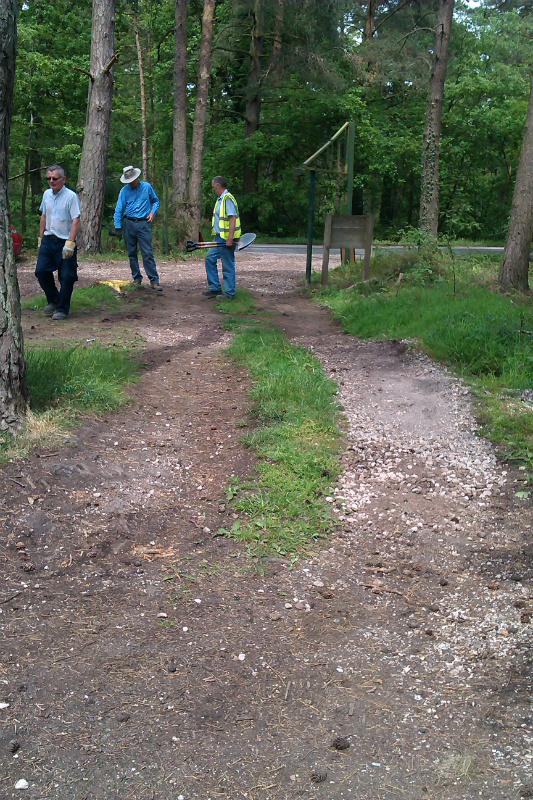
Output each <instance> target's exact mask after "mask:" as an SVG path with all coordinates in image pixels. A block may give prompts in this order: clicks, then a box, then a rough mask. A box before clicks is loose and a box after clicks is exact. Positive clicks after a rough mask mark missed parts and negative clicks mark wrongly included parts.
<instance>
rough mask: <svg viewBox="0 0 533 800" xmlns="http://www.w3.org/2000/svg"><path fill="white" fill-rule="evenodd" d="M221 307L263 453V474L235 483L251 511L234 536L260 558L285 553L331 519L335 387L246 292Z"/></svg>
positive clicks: (249, 440)
mask: <svg viewBox="0 0 533 800" xmlns="http://www.w3.org/2000/svg"><path fill="white" fill-rule="evenodd" d="M221 308H222V309H223V310H224V311H226V313H227V315H228V317H227V319H228V322H229V325H230V327H231V328H233V329H234V330H236V334H235V337H234V339H233V341H232V343H231V345H230V347H229V348H228V353H229V355H230V357H231V358H232V359H233V360H234V361H235V362H237V363H238V364H241V365H243V366H244V367H246V369H247V370H248V371H249V374H250V378H251V389H250V400H251V408H250V413H251V420H252V430H251V432H249V433H247V434H246V435H245V436H244V437H243V441H244V443H245V444H246V445H247V446H248V447H250V448H252V449H253V450H254V451H255V453H256V454H257V456H258V458H259V462H258V466H257V477H255V478H254V479H253V480H248V481H243V482H240V483H237V484H234V485H232V486H230V488H229V491H228V496H229V497H230V498H231V500H232V502H233V505H234V507H235V509H236V510H237V511H241V512H243V513H244V514H245V515H246V516H245V517H244V518H243V519H241V520H239V521H238V522H237V523H235V524H234V525H233V527H232V529H231V531H230V535H231V536H233V537H234V538H235V539H238V540H240V541H244V542H247V543H248V545H249V546H250V548H251V549H252V551H253V552H254V554H256V555H258V556H263V555H267V554H271V553H279V554H282V555H286V554H288V553H292V552H294V551H296V550H298V549H301V548H305V547H306V546H308V545H309V543H311V542H312V541H313V540H315V539H317V538H319V537H322V536H325V535H326V534H327V532H328V531H329V530H330V529H331V527H332V524H333V522H332V517H331V514H330V511H329V504H328V503H327V502H326V501H325V494H326V493H327V492H328V490H329V487H330V486H331V484H332V482H333V481H334V480H335V478H336V476H337V474H338V469H339V467H338V460H337V456H338V452H339V446H340V432H339V430H338V427H337V423H338V416H339V407H338V404H337V400H336V396H335V395H336V385H335V383H334V381H332V380H330V379H328V378H326V376H325V375H324V372H323V369H322V366H321V364H320V362H319V361H317V359H315V358H314V357H313V355H312V354H311V353H310V352H309V351H308V350H306V349H304V348H302V347H295V346H293V345H291V344H290V342H289V341H288V340H287V339H286V338H285V337H284V336H283V334H282V333H281V331H279V330H278V329H276V328H274V327H272V326H271V325H269V323H268V320H267V319H266V318H258V317H257V316H256V315H255V312H254V311H253V303H252V300H251V297H250V295H249V294H248V293H245V292H243V291H242V290H240V291H239V292H238V297H237V300H236V301H231V302H228V303H224V304H222V303H221Z"/></svg>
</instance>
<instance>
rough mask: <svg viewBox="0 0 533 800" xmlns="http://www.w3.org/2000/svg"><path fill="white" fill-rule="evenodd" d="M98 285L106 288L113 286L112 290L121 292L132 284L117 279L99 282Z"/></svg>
mask: <svg viewBox="0 0 533 800" xmlns="http://www.w3.org/2000/svg"><path fill="white" fill-rule="evenodd" d="M97 283H101V284H103V285H104V286H111V288H112V289H114V290H115V292H121V291H122V289H123V288H124V287H125V286H129V285H130V284H131V281H123V280H119V279H118V278H117V279H110V280H108V281H97Z"/></svg>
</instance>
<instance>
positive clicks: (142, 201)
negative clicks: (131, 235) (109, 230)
mask: <svg viewBox="0 0 533 800" xmlns="http://www.w3.org/2000/svg"><path fill="white" fill-rule="evenodd" d="M158 208H159V198H158V196H157V195H156V193H155V191H154V188H153V186H152V184H151V183H148V181H139V185H138V186H137V188H136V189H132V187H131V186H130V184H129V183H127V184H126V186H123V187H122V189H121V190H120V193H119V196H118V200H117V206H116V208H115V228H122V217H123V216H124V215H125V216H126V217H137V218H139V219H146V217H147V216H148V214H149V213H150V211H151V212H152V214H155V213H156V211H157V209H158Z"/></svg>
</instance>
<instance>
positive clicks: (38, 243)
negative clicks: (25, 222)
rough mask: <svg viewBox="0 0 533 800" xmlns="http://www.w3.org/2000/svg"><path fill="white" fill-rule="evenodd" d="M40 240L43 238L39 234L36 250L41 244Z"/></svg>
mask: <svg viewBox="0 0 533 800" xmlns="http://www.w3.org/2000/svg"><path fill="white" fill-rule="evenodd" d="M42 240H43V237H42V236H39V237H38V238H37V250H38V249H39V247H40V246H41V242H42Z"/></svg>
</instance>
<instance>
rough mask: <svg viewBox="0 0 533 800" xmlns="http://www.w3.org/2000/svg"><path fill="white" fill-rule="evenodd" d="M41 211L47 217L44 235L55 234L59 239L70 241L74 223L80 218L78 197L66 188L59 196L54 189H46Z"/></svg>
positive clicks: (62, 189)
mask: <svg viewBox="0 0 533 800" xmlns="http://www.w3.org/2000/svg"><path fill="white" fill-rule="evenodd" d="M40 211H41V213H42V214H45V216H46V226H45V229H44V235H45V236H50V234H53V235H54V236H57V237H58V238H59V239H68V237H69V236H70V229H71V227H72V221H73V220H74V219H76V217H79V216H80V204H79V201H78V195H77V194H76V192H73V191H72V190H71V189H67V187H66V186H63V187H62V188H61V189H60V190H59V192H57V194H56V193H55V192H54V190H53V189H46V191H45V192H44V194H43V199H42V202H41V206H40Z"/></svg>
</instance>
